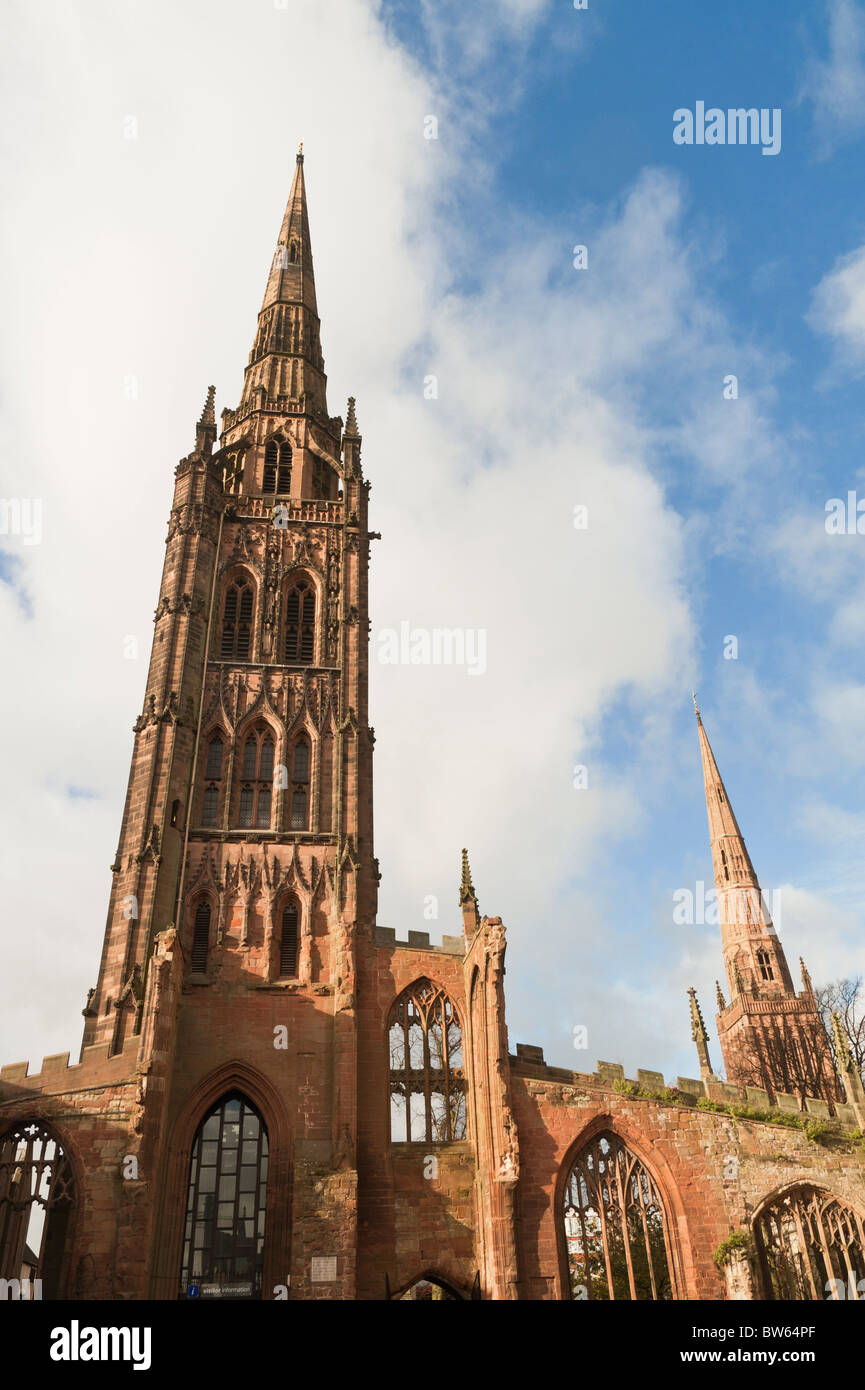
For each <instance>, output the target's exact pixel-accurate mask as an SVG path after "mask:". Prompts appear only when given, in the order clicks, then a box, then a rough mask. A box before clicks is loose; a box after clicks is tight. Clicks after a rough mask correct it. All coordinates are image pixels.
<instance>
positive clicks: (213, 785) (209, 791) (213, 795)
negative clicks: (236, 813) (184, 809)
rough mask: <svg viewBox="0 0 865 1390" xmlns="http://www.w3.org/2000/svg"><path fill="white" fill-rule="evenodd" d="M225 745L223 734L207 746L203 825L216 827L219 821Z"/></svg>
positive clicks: (216, 735) (217, 735)
mask: <svg viewBox="0 0 865 1390" xmlns="http://www.w3.org/2000/svg"><path fill="white" fill-rule="evenodd" d="M224 754H225V744H224V742H223V739H222V735H221V734H218V733H217V734H214V735H213V737H212V738H211V739H210V742H209V743H208V745H207V757H206V760H205V764H204V781H205V787H204V798H203V801H202V807H201V824H202V825H216V824H218V821H219V791H220V785H221V782H222V764H223V758H224Z"/></svg>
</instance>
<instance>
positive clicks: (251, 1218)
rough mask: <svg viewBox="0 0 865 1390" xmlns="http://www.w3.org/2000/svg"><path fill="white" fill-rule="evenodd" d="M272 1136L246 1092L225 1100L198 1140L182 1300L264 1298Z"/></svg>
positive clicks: (188, 1206) (185, 1242) (192, 1162)
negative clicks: (263, 1273)
mask: <svg viewBox="0 0 865 1390" xmlns="http://www.w3.org/2000/svg"><path fill="white" fill-rule="evenodd" d="M267 1165H268V1140H267V1130H266V1128H265V1126H264V1122H263V1121H262V1119H261V1116H260V1115H259V1113H258V1111H257V1110H256V1108H255V1106H254V1105H253V1104H252V1102H251V1101H250V1100H249V1099H248V1098H247V1097H246V1096H245V1095H243V1094H242V1092H240V1091H232V1092H229V1093H228V1094H227V1095H225V1096H222V1097H221V1098H220V1099H219V1100H218V1101H217V1102H216V1103H215V1104H214V1105H213V1106H212V1107H211V1109H210V1110H209V1111H208V1112H207V1114H206V1115H205V1116H204V1119H203V1120H202V1121H201V1124H200V1125H199V1127H198V1130H197V1132H196V1135H195V1139H194V1141H193V1145H192V1154H191V1158H190V1164H189V1180H188V1184H187V1199H186V1217H185V1226H184V1233H183V1262H182V1266H181V1272H180V1283H181V1294H182V1296H183V1297H190V1296H192V1297H200V1298H261V1295H262V1269H263V1262H264V1219H265V1208H266V1203H267Z"/></svg>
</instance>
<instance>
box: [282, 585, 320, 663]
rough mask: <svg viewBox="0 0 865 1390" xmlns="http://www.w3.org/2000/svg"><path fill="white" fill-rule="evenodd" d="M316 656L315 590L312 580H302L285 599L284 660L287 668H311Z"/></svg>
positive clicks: (289, 591) (293, 586)
mask: <svg viewBox="0 0 865 1390" xmlns="http://www.w3.org/2000/svg"><path fill="white" fill-rule="evenodd" d="M314 656H315V589H314V588H313V585H312V581H311V580H309V579H306V578H302V579H297V580H295V582H294V584H293V585H292V587H291V588H290V589H289V590H288V593H287V594H286V597H285V644H284V660H285V664H286V665H287V666H292V665H298V664H300V665H302V666H309V665H311V664H312V661H313V658H314Z"/></svg>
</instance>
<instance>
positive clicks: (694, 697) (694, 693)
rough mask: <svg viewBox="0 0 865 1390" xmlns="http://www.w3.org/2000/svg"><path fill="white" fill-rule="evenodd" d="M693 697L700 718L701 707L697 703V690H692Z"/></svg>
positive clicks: (695, 710)
mask: <svg viewBox="0 0 865 1390" xmlns="http://www.w3.org/2000/svg"><path fill="white" fill-rule="evenodd" d="M691 699H692V700H693V701H694V713H695V714H696V716H697V718H698V719H699V718H700V708H699V705H698V704H697V692H696V690H692V691H691Z"/></svg>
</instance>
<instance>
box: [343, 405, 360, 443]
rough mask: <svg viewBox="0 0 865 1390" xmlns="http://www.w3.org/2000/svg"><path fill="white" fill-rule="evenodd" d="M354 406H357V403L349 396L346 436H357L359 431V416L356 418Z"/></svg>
mask: <svg viewBox="0 0 865 1390" xmlns="http://www.w3.org/2000/svg"><path fill="white" fill-rule="evenodd" d="M354 404H355V402H354V396H349V398H348V413H347V415H346V419H345V433H346V434H351V435H356V434H357V432H358V430H357V416H356V414H355V410H354Z"/></svg>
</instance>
